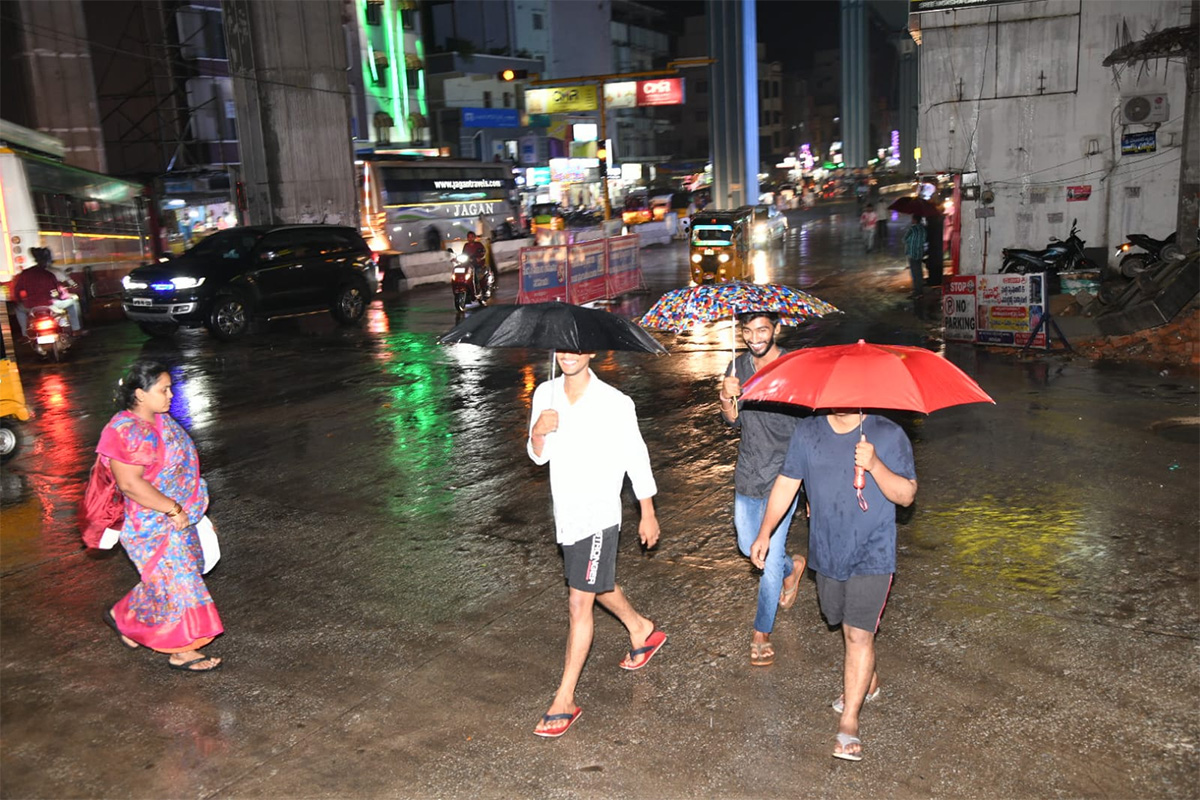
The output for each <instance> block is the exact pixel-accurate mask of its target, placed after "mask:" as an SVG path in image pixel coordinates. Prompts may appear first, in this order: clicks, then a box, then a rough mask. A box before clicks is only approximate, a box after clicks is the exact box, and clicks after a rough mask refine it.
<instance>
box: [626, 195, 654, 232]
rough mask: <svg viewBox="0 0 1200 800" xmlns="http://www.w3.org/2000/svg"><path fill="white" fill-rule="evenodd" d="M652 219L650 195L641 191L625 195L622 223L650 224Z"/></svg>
mask: <svg viewBox="0 0 1200 800" xmlns="http://www.w3.org/2000/svg"><path fill="white" fill-rule="evenodd" d="M652 218H653V212H652V211H651V210H650V195H649V194H647V193H646V192H645V191H640V192H630V193H629V194H627V195H625V203H624V205H623V206H622V208H621V222H623V223H625V224H626V225H641V224H642V223H644V222H650V221H651V219H652Z"/></svg>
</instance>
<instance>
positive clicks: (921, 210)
mask: <svg viewBox="0 0 1200 800" xmlns="http://www.w3.org/2000/svg"><path fill="white" fill-rule="evenodd" d="M888 210H890V211H898V212H899V213H901V214H915V215H916V216H918V217H940V216H941V215H942V212H941V209H939V208H938V207H937V206H935V205H934V204H933V203H931V202H929V201H928V200H925V199H923V198H920V197H914V196H913V195H906V196H905V197H900V198H897V200H896V202H894V203H892V204H891V205H890V206H888Z"/></svg>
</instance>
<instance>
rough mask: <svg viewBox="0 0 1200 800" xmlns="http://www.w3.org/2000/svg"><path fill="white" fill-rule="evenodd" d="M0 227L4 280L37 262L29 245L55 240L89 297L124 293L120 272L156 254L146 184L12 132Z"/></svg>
mask: <svg viewBox="0 0 1200 800" xmlns="http://www.w3.org/2000/svg"><path fill="white" fill-rule="evenodd" d="M31 133H33V132H31ZM46 138H49V137H46ZM51 141H54V140H51ZM0 233H2V234H3V237H4V238H3V241H4V253H3V255H0V283H7V282H9V281H11V280H12V279H13V277H15V276H16V274H17V273H19V272H20V271H21V270H22V269H25V268H26V267H29V266H32V264H33V257H32V256H31V255H30V252H29V250H30V248H33V247H48V248H50V251H51V253H53V255H54V265H55V266H56V267H58V268H61V269H62V270H65V271H66V272H67V273H69V274H70V276H71V277H72V278H73V279H74V280H75V282H76V283H77V284H79V286H80V287H81V289H82V290H83V291H84V292H86V295H87V296H86V297H85V298H82V299H83V302H84V303H85V304H86V303H87V301H88V299H90V298H104V297H119V296H120V294H121V278H122V277H124V276H125V275H126V274H127V273H128V272H129V271H130V270H131V269H133V268H134V267H137V266H139V265H141V264H143V263H145V262H146V261H147V260H149V259H150V258H151V257H152V248H151V227H150V218H149V203H148V201H147V198H146V196H145V191H144V187H142V186H141V185H140V184H137V183H130V182H129V181H123V180H120V179H119V178H112V177H109V176H108V175H102V174H100V173H98V172H90V171H88V170H85V169H79V168H78V167H71V166H67V165H66V164H63V163H62V162H60V161H57V160H55V159H54V158H50V157H47V156H45V155H41V154H39V153H34V152H31V151H29V150H25V149H23V148H20V147H17V146H15V143H14V142H12V141H11V139H10V137H8V136H5V137H4V141H3V143H2V144H0Z"/></svg>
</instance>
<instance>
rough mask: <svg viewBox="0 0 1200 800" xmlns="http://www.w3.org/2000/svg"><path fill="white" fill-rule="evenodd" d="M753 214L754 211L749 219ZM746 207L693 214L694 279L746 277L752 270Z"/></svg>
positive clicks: (721, 280)
mask: <svg viewBox="0 0 1200 800" xmlns="http://www.w3.org/2000/svg"><path fill="white" fill-rule="evenodd" d="M752 218H753V214H752V213H751V215H750V217H749V219H752ZM749 219H748V217H747V214H746V213H745V212H744V210H743V209H738V210H737V211H706V212H704V213H702V214H696V215H694V216H693V217H692V231H691V248H690V249H691V253H690V255H691V265H692V282H693V283H695V284H702V283H725V282H726V281H740V280H746V279H747V277H748V275H749V273H750V227H749V226H750V222H749Z"/></svg>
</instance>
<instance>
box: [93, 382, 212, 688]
mask: <svg viewBox="0 0 1200 800" xmlns="http://www.w3.org/2000/svg"><path fill="white" fill-rule="evenodd" d="M117 396H118V402H119V403H120V404H121V406H123V408H124V409H125V410H123V411H119V412H117V414H116V415H114V416H113V418H112V419H111V420H109V423H108V425H106V426H105V428H104V431H103V432H102V433H101V434H100V443H99V444H98V445H97V446H96V452H97V453H99V454H100V460H101V462H102V463H105V464H107V466H108V467H109V468H110V469H111V470H112V475H113V479H114V480H115V481H116V485H117V488H118V489H120V491H121V493H122V494H123V495H124V496H125V522H124V525H123V526H122V528H121V546H122V547H124V548H125V552H126V553H128V554H129V558H130V559H131V560H132V561H133V563H134V565H135V566H136V567H137V569H138V573H139V574H140V575H141V579H142V580H141V583H139V584H138V585H137V586H135V587H133V590H132V591H130V592H129V594H127V595H125V596H124V597H123V598H121V600H120V601H119V602H118V603H117V604H116V605H115V606H113V607H112V609H110V610H109V611H106V612H105V614H104V620H105V622H106V623H107V624H108V625H109V626H110V627H112V628H113V629H114V630H115V631H116V632H117V634H118V635H119V636H120V637H121V642H122V644H124V645H125V646H126V647H128V648H130V649H135V648H138V647H146V648H149V649H151V650H154V651H156V652H159V653H165V654H168V661H167V664H168V666H169V667H171V668H172V669H178V670H184V671H186V672H211V671H212V670H215V669H217V668H218V667H220V666H221V659H219V658H211V657H209V656H206V655H204V654H203V653H201V652H200V648H202V647H205V646H206V645H208V644H209V643H211V642H212V640H213V639H215V638H216V637H217V636H218V635H220V634H221V633H222V632H223V631H224V628H223V627H222V626H221V618H220V617H219V616H218V615H217V608H216V606H215V605H214V604H213V600H212V597H211V596H210V595H209V593H208V588H207V587H206V586H205V585H204V579H203V578H202V577H201V570H202V568H203V565H204V557H203V553H202V551H201V548H200V539H199V536H198V534H197V533H196V523H198V522H199V521H200V520H201V519H202V518H203V517H204V514H205V511H207V509H208V484H207V483H205V481H204V479H203V478H201V477H200V461H199V458H198V457H197V455H196V446H195V445H194V444H193V443H192V440H191V437H189V436H188V435H187V433H186V432H185V431H184V430H183V428H182V427H180V425H179V423H178V422H176V421H175V420H174V419H173V418H172V417H171V415H170V414H169V413H168V411H169V409H170V407H171V376H170V374H169V373H168V372H167V369H166V367H164V366H163V365H162V364H159V363H156V362H152V361H138V362H136V363H134V364H133V366H132V367H130V370H129V373H128V374H127V375H126V376H125V377H124V378H123V379H122V381H121V383H120V386H119V388H118V390H117Z"/></svg>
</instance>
